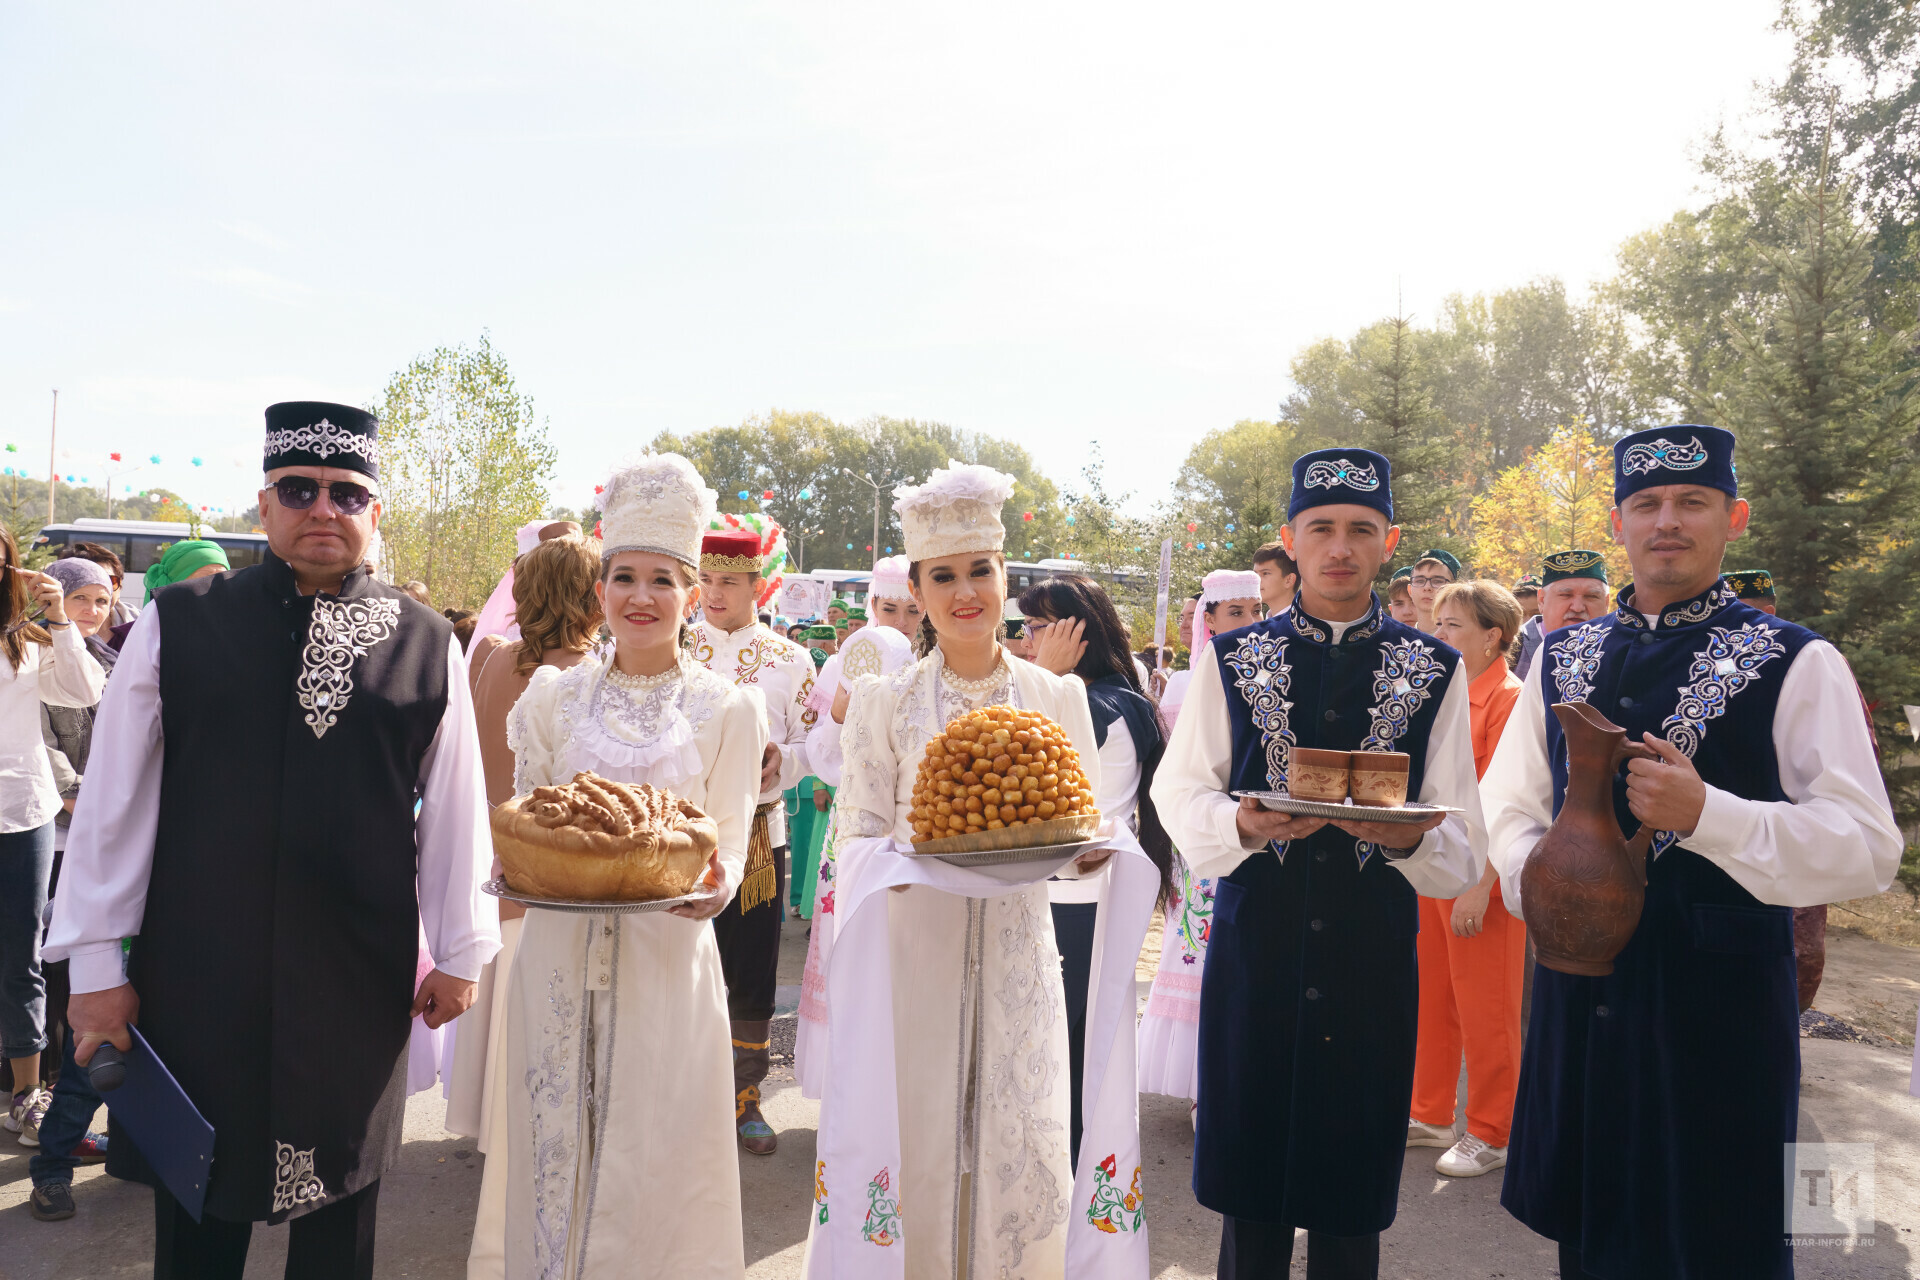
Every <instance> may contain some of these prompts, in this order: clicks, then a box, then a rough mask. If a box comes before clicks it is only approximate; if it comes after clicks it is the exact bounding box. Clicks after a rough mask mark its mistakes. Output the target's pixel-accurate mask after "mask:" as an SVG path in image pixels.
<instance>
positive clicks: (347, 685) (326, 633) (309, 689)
mask: <svg viewBox="0 0 1920 1280" xmlns="http://www.w3.org/2000/svg"><path fill="white" fill-rule="evenodd" d="M399 623H400V602H399V601H398V600H387V599H371V600H324V599H323V600H315V601H314V602H313V621H312V623H310V624H309V625H308V627H307V647H306V648H305V649H304V650H303V651H302V652H301V654H300V678H299V679H298V680H296V681H295V682H294V686H293V687H294V691H295V693H296V694H297V695H298V696H299V700H300V706H301V708H302V709H303V710H305V711H306V713H307V717H306V719H307V724H308V726H309V727H310V728H312V730H313V736H314V737H316V738H324V737H326V736H327V730H329V729H331V728H333V726H334V723H335V722H336V721H338V720H339V718H340V712H341V710H342V709H343V708H344V707H345V706H346V705H347V701H348V700H349V699H350V698H352V697H353V664H354V663H356V662H358V661H359V660H360V659H362V658H364V657H366V656H367V651H368V650H369V649H371V648H373V646H375V645H377V644H379V643H380V642H381V641H382V640H385V639H386V638H387V637H388V636H390V635H392V634H393V629H394V627H396V626H398V625H399Z"/></svg>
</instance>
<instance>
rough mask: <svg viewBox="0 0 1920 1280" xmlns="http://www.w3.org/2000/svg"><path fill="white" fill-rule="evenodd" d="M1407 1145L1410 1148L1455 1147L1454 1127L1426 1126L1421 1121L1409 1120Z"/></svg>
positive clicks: (1443, 1125) (1442, 1125) (1447, 1125)
mask: <svg viewBox="0 0 1920 1280" xmlns="http://www.w3.org/2000/svg"><path fill="white" fill-rule="evenodd" d="M1407 1145H1408V1146H1410V1147H1450V1146H1452V1145H1453V1126H1452V1125H1450V1124H1426V1123H1424V1122H1422V1121H1419V1120H1408V1121H1407Z"/></svg>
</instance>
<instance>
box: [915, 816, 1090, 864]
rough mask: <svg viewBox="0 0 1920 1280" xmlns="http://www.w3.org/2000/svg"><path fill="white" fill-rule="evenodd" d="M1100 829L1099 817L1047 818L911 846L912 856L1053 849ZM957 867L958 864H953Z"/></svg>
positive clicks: (1013, 859) (1037, 860)
mask: <svg viewBox="0 0 1920 1280" xmlns="http://www.w3.org/2000/svg"><path fill="white" fill-rule="evenodd" d="M1099 829H1100V815H1099V814H1097V813H1083V814H1080V815H1078V816H1077V817H1072V818H1048V819H1046V820H1045V821H1044V822H1029V823H1027V825H1025V826H1024V827H1001V828H1000V829H999V830H997V831H976V832H975V833H973V834H972V835H962V836H940V837H938V838H937V839H933V840H923V841H921V842H920V843H919V844H916V845H914V846H913V851H914V852H915V853H924V854H936V855H937V854H943V853H1004V852H1011V851H1013V850H1018V849H1038V848H1049V849H1051V848H1054V847H1056V846H1058V845H1063V844H1073V843H1075V842H1077V841H1081V840H1085V839H1086V838H1087V837H1088V836H1091V835H1092V834H1093V833H1094V832H1095V831H1098V830H1099ZM1000 861H1002V862H1022V861H1026V862H1041V861H1044V859H1042V858H1026V859H1022V858H1002V859H1000ZM956 865H958V864H956Z"/></svg>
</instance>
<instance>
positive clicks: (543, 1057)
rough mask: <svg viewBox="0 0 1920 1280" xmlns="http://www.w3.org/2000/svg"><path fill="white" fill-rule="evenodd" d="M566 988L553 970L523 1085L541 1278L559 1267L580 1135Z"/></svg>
mask: <svg viewBox="0 0 1920 1280" xmlns="http://www.w3.org/2000/svg"><path fill="white" fill-rule="evenodd" d="M569 985H570V984H569V983H568V981H567V979H566V978H565V977H564V976H563V975H562V974H561V972H560V970H558V969H555V970H554V971H553V974H552V976H551V977H549V978H548V979H547V1006H548V1016H547V1018H546V1020H545V1021H544V1022H543V1023H542V1024H541V1027H540V1032H539V1037H538V1041H537V1044H536V1045H535V1049H536V1057H535V1062H536V1065H534V1066H532V1067H530V1068H529V1069H528V1070H527V1075H526V1080H525V1082H524V1087H525V1089H526V1091H527V1099H528V1101H529V1102H530V1103H531V1104H532V1105H531V1108H530V1110H531V1120H532V1128H533V1133H532V1142H533V1220H534V1228H535V1235H534V1241H533V1254H534V1262H535V1263H536V1265H538V1266H539V1268H540V1276H541V1280H553V1278H554V1277H557V1276H559V1274H560V1273H561V1271H563V1270H564V1269H565V1267H566V1263H567V1231H568V1228H569V1227H570V1225H571V1222H572V1218H573V1170H574V1164H575V1158H574V1135H576V1134H577V1133H579V1132H580V1113H581V1108H582V1105H583V1102H584V1099H583V1098H582V1097H581V1095H580V1093H579V1092H578V1091H577V1090H576V1089H575V1088H574V1078H573V1068H574V1066H575V1061H574V1055H575V1045H574V1012H575V1009H576V1008H577V1006H576V1005H575V1003H574V1000H573V997H572V995H571V994H569Z"/></svg>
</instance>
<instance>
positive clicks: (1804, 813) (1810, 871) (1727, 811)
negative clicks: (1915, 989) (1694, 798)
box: [1485, 641, 1903, 911]
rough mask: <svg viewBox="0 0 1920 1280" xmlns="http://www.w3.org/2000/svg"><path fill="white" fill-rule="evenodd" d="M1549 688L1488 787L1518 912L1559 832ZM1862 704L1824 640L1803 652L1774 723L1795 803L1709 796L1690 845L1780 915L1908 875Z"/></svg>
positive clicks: (1516, 712)
mask: <svg viewBox="0 0 1920 1280" xmlns="http://www.w3.org/2000/svg"><path fill="white" fill-rule="evenodd" d="M1545 678H1546V671H1545V664H1544V663H1542V664H1536V669H1535V670H1534V672H1533V673H1532V675H1530V676H1529V677H1528V679H1527V682H1526V687H1525V688H1524V689H1523V690H1522V691H1521V694H1520V700H1519V702H1518V703H1516V704H1515V706H1514V709H1513V715H1512V716H1511V718H1509V719H1508V721H1507V728H1506V732H1505V734H1504V735H1503V736H1502V737H1501V739H1500V746H1499V748H1498V749H1497V750H1496V751H1495V752H1494V757H1493V763H1492V765H1491V766H1489V768H1488V769H1487V777H1486V783H1485V794H1486V801H1487V812H1488V814H1489V815H1490V816H1489V826H1490V830H1491V855H1492V857H1493V859H1494V864H1495V866H1496V867H1498V868H1499V871H1500V892H1501V895H1502V896H1503V897H1504V898H1505V899H1506V902H1507V905H1508V908H1509V909H1510V910H1515V911H1517V910H1519V909H1520V908H1519V902H1520V869H1521V867H1522V866H1524V865H1525V863H1526V860H1527V855H1528V854H1529V853H1531V852H1532V851H1533V846H1534V845H1535V844H1536V843H1538V842H1539V840H1540V838H1541V837H1542V836H1544V835H1545V834H1546V833H1547V828H1548V827H1549V826H1550V825H1551V824H1552V822H1553V773H1552V770H1551V767H1550V765H1549V763H1548V760H1547V727H1546V714H1545V702H1544V698H1545V694H1544V693H1543V691H1542V688H1541V681H1542V680H1544V679H1545ZM1859 704H1860V694H1859V688H1858V686H1857V685H1855V684H1854V681H1853V673H1852V672H1851V671H1850V670H1849V669H1848V667H1847V663H1846V659H1845V658H1843V657H1841V656H1840V653H1839V651H1838V650H1837V649H1835V648H1834V647H1833V646H1832V645H1830V644H1828V643H1826V642H1825V641H1815V642H1814V643H1812V644H1809V645H1808V646H1807V647H1806V648H1804V649H1802V650H1801V651H1800V653H1799V655H1798V656H1797V657H1795V659H1794V661H1793V665H1792V666H1791V667H1789V668H1788V669H1787V674H1786V676H1785V678H1784V680H1783V682H1782V684H1781V688H1780V699H1779V702H1778V704H1777V707H1776V709H1775V713H1774V720H1773V749H1774V757H1775V760H1776V761H1777V763H1778V767H1779V770H1780V789H1781V790H1782V791H1784V792H1786V794H1787V799H1786V800H1784V801H1767V800H1743V799H1740V798H1739V797H1737V796H1734V795H1732V794H1731V793H1729V792H1726V791H1723V790H1721V789H1720V788H1718V787H1714V786H1711V785H1710V786H1708V787H1707V799H1706V804H1705V806H1704V807H1703V808H1702V809H1701V811H1700V825H1699V826H1698V827H1697V828H1696V829H1695V830H1694V832H1693V834H1692V835H1690V836H1686V837H1683V838H1682V840H1681V844H1683V845H1684V846H1685V847H1686V848H1688V849H1691V850H1692V851H1693V852H1695V853H1697V854H1699V855H1701V856H1702V857H1704V858H1706V859H1708V860H1709V861H1711V862H1713V863H1714V864H1715V865H1716V866H1718V867H1720V869H1721V870H1723V871H1725V872H1726V873H1727V874H1728V875H1730V876H1732V877H1733V879H1734V880H1735V881H1736V882H1737V883H1738V884H1739V885H1740V887H1741V888H1743V889H1745V890H1746V891H1747V892H1748V893H1751V894H1752V895H1753V896H1754V897H1756V898H1758V899H1760V901H1762V902H1767V903H1772V904H1774V905H1776V906H1787V907H1806V906H1815V905H1818V904H1820V903H1823V902H1841V901H1845V900H1846V899H1848V898H1861V897H1866V896H1868V895H1870V894H1875V893H1879V892H1881V891H1883V890H1884V889H1885V888H1886V887H1887V886H1888V885H1889V884H1891V883H1892V881H1893V875H1894V871H1895V870H1896V869H1897V868H1898V866H1899V864H1900V853H1901V849H1902V846H1903V841H1902V839H1901V836H1900V831H1899V828H1898V827H1897V826H1896V825H1895V824H1894V820H1893V813H1892V810H1891V808H1890V806H1889V805H1888V803H1887V792H1886V785H1885V783H1884V782H1883V781H1882V780H1881V776H1880V769H1879V766H1878V764H1877V763H1876V762H1875V761H1874V758H1873V745H1872V741H1871V739H1870V738H1869V737H1868V734H1867V729H1866V723H1865V715H1864V713H1863V712H1861V711H1859V710H1858V708H1859Z"/></svg>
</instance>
